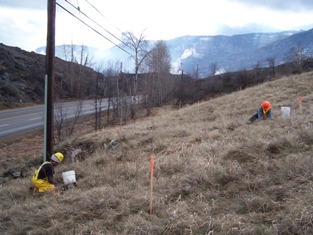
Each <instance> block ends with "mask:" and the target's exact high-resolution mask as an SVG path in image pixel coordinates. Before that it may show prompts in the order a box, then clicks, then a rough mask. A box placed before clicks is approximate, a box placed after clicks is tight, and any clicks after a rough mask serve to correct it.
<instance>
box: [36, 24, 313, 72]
mask: <svg viewBox="0 0 313 235" xmlns="http://www.w3.org/2000/svg"><path fill="white" fill-rule="evenodd" d="M312 38H313V29H311V30H308V31H284V32H278V33H250V34H241V35H234V36H223V35H218V36H183V37H178V38H174V39H172V40H167V41H166V43H167V46H168V49H169V52H170V55H171V58H172V72H173V73H180V72H181V70H183V71H184V73H189V74H192V73H194V72H195V71H196V68H198V74H199V77H206V76H208V75H210V67H211V66H212V64H216V66H217V70H218V72H219V73H222V72H232V71H239V70H242V69H252V68H253V67H255V66H256V65H257V64H258V66H261V67H267V66H268V62H267V60H268V58H270V57H272V58H275V62H276V65H279V64H282V63H285V62H287V61H288V53H290V51H291V49H292V48H297V47H302V48H303V49H304V51H305V53H306V55H307V56H312V55H313V40H312ZM153 43H154V42H153V41H150V46H153ZM80 48H81V46H75V53H74V54H75V55H76V56H78V57H79V55H80ZM44 50H45V49H44V48H38V49H37V50H36V52H37V53H42V54H44ZM69 50H71V46H70V45H63V46H57V47H56V56H57V57H59V58H62V59H67V58H66V57H68V55H69V53H70V52H69ZM66 51H67V52H66ZM88 51H89V54H90V55H92V56H93V58H94V61H95V62H104V63H107V62H111V63H112V62H113V63H114V62H122V65H123V70H124V71H126V72H133V67H134V66H133V61H132V60H131V59H130V58H129V55H128V54H127V53H125V52H124V51H123V50H121V49H120V48H118V47H116V46H115V47H112V48H109V49H101V48H95V47H88ZM65 55H67V56H65Z"/></svg>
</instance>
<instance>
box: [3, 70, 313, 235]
mask: <svg viewBox="0 0 313 235" xmlns="http://www.w3.org/2000/svg"><path fill="white" fill-rule="evenodd" d="M312 91H313V73H312V72H310V73H305V74H302V75H295V76H289V77H283V78H281V79H278V80H275V81H271V82H266V83H263V84H261V85H259V86H255V87H251V88H247V89H245V90H242V91H238V92H235V93H232V94H229V95H225V96H221V97H218V98H215V99H212V100H210V101H207V102H202V103H196V104H194V105H191V106H188V107H185V108H181V109H178V110H171V109H170V108H169V110H168V111H167V112H165V114H163V115H159V116H155V117H148V118H147V119H144V120H140V121H136V122H135V123H132V124H129V125H125V126H122V127H117V128H110V129H104V130H102V131H98V132H94V133H90V134H87V135H83V136H80V137H78V138H75V139H71V140H69V141H67V142H65V143H62V144H60V145H59V146H58V149H57V150H60V151H62V152H63V153H65V155H66V159H65V161H64V164H62V165H60V166H58V167H57V168H56V178H57V181H58V183H59V185H61V184H62V177H61V172H64V171H67V170H75V172H76V179H77V184H78V186H77V187H76V188H73V189H70V190H68V191H65V192H63V193H62V194H61V195H59V196H56V195H52V194H45V195H43V196H38V195H37V194H36V195H32V194H31V193H30V192H29V187H30V186H31V175H29V176H28V177H26V178H20V179H17V180H10V181H8V182H6V183H3V184H1V187H0V199H1V212H0V233H1V234H313V219H312V215H313V207H312V205H313V197H312V194H313V174H312V169H313V92H312ZM298 96H302V97H303V102H302V106H301V107H300V106H299V103H298ZM264 100H269V101H270V102H271V103H272V105H273V115H274V120H273V121H269V120H268V121H256V122H255V123H253V124H252V125H247V124H246V120H247V119H248V118H249V117H250V115H252V114H254V113H255V112H256V111H257V109H258V106H259V105H260V103H261V102H262V101H264ZM282 106H290V107H291V117H290V118H287V119H284V118H282V117H281V111H280V110H281V107H282ZM112 140H113V141H112ZM110 143H114V144H110ZM30 147H31V146H30ZM75 150H76V152H78V151H77V150H81V151H82V152H81V153H79V154H78V155H76V156H75V155H74V154H72V153H73V151H74V152H75ZM25 155H26V156H25V159H24V160H23V161H20V162H19V164H27V162H31V161H33V162H35V159H36V158H39V157H40V156H37V157H36V156H32V154H31V151H30V152H29V153H26V154H25ZM150 156H154V158H155V169H154V175H153V183H154V185H153V203H152V205H153V210H152V213H151V214H150V213H149V201H150V173H149V164H150V163H149V160H150ZM2 157H3V156H2ZM8 157H9V156H8ZM9 164H10V163H9V162H6V164H2V165H6V167H8V166H9ZM36 167H37V165H36ZM1 170H4V169H1ZM29 174H31V173H29Z"/></svg>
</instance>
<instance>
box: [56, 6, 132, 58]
mask: <svg viewBox="0 0 313 235" xmlns="http://www.w3.org/2000/svg"><path fill="white" fill-rule="evenodd" d="M65 1H66V0H65ZM56 5H58V6H59V7H60V8H62V9H63V10H64V11H66V12H67V13H69V14H70V15H72V16H73V17H75V18H76V19H77V20H79V21H80V22H81V23H83V24H84V25H86V26H87V27H88V28H90V29H91V30H93V31H94V32H96V33H97V34H99V35H100V36H102V37H103V38H105V39H106V40H108V41H109V42H111V43H112V44H114V45H115V46H116V47H118V48H119V49H121V50H122V51H124V52H125V53H127V54H128V55H130V56H132V54H130V53H129V52H128V51H126V50H125V49H124V48H122V47H120V46H119V45H118V44H116V43H114V42H113V41H112V40H110V39H109V38H107V37H106V36H104V35H103V34H102V33H100V32H99V31H97V30H96V29H94V28H93V27H92V26H90V25H89V24H87V23H86V22H84V21H83V20H81V19H79V18H78V17H77V16H76V15H74V14H73V13H72V12H70V11H69V10H67V9H66V8H65V7H63V6H62V5H61V4H59V3H57V2H56ZM125 45H126V44H125Z"/></svg>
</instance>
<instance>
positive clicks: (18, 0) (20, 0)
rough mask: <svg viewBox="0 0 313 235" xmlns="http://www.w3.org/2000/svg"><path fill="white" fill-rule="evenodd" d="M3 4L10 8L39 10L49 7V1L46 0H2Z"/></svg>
mask: <svg viewBox="0 0 313 235" xmlns="http://www.w3.org/2000/svg"><path fill="white" fill-rule="evenodd" d="M0 5H1V6H3V7H9V8H14V9H17V8H28V9H32V10H35V9H38V10H46V9H47V1H44V0H38V1H34V0H1V4H0Z"/></svg>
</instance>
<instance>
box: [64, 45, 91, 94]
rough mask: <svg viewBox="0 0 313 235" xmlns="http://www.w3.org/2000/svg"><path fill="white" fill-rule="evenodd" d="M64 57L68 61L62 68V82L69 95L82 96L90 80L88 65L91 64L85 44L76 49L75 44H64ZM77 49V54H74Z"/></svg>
mask: <svg viewBox="0 0 313 235" xmlns="http://www.w3.org/2000/svg"><path fill="white" fill-rule="evenodd" d="M63 49H64V57H65V59H66V60H67V61H68V63H66V66H65V69H64V83H65V84H66V88H67V91H68V93H69V95H70V96H71V97H76V98H83V97H84V96H85V93H86V90H87V88H88V87H89V86H88V85H89V83H90V82H91V80H90V79H91V78H90V76H88V70H90V69H89V68H88V66H89V67H90V66H92V57H91V56H90V55H89V52H88V49H87V47H86V46H84V45H82V46H81V47H80V49H79V50H77V48H76V46H75V45H71V46H64V47H63ZM77 51H79V54H78V55H76V53H77Z"/></svg>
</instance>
